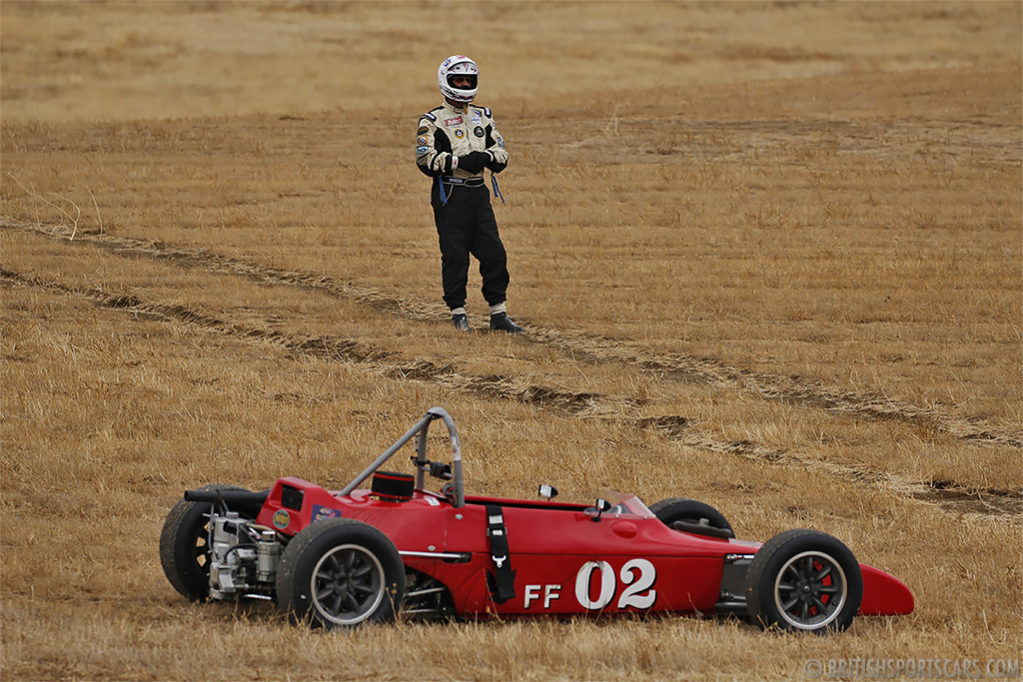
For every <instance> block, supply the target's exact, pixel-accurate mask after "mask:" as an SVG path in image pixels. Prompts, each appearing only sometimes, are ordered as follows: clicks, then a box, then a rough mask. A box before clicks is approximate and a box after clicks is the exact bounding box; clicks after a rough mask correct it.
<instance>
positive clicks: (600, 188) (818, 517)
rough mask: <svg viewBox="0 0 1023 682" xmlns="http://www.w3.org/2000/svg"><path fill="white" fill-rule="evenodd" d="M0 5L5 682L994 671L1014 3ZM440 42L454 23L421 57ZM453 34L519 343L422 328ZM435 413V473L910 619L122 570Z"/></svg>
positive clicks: (0, 637) (1006, 506) (1015, 494)
mask: <svg viewBox="0 0 1023 682" xmlns="http://www.w3.org/2000/svg"><path fill="white" fill-rule="evenodd" d="M0 11H2V22H0V52H2V59H0V69H2V80H0V96H2V116H3V121H2V140H0V153H2V173H0V227H2V230H0V240H2V241H0V248H2V251H0V254H2V256H0V280H2V286H3V307H2V316H3V317H2V321H3V343H2V352H0V373H2V374H0V376H2V381H3V384H2V386H3V391H2V393H0V408H2V411H3V423H2V428H0V445H2V453H3V455H2V460H0V476H2V484H0V485H2V501H0V504H2V510H3V511H2V518H0V531H2V533H0V585H2V590H3V599H2V616H0V618H2V634H0V645H2V657H0V665H2V676H3V677H4V678H5V679H40V678H45V679H52V678H88V679H96V678H102V679H110V678H121V679H126V678H127V679H192V678H204V679H240V678H271V677H272V678H294V679H326V678H331V679H335V678H345V679H347V678H353V677H365V676H372V677H381V678H395V679H410V678H425V679H441V678H467V679H489V678H497V677H505V678H523V679H550V678H554V679H559V678H564V679H611V678H619V677H624V676H625V675H631V676H634V677H638V678H645V679H664V678H686V679H704V678H722V679H732V678H756V679H760V678H790V677H794V676H799V675H801V674H802V673H801V671H802V670H803V668H802V666H803V662H804V661H805V660H806V659H808V658H818V659H823V660H827V659H828V658H832V657H834V658H851V657H882V658H891V657H903V656H906V657H913V658H935V657H937V658H976V659H981V660H985V659H987V658H1018V657H1019V653H1020V649H1019V638H1020V634H1021V632H1023V602H1021V600H1020V597H1019V594H1021V588H1023V584H1021V582H1023V578H1021V561H1020V549H1019V548H1020V546H1021V541H1023V537H1021V535H1023V533H1021V531H1023V527H1021V524H1020V521H1019V519H1020V512H1021V511H1023V467H1021V465H1020V456H1021V454H1020V453H1021V449H1023V430H1021V427H1020V424H1021V423H1023V398H1021V396H1023V390H1021V389H1023V386H1021V380H1020V376H1021V370H1023V368H1021V359H1023V357H1021V352H1020V351H1021V343H1020V342H1021V326H1023V325H1021V322H1020V321H1021V319H1023V286H1021V273H1023V253H1021V249H1023V239H1021V229H1020V228H1021V223H1023V210H1021V199H1020V197H1021V191H1023V187H1021V180H1020V178H1021V154H1023V133H1021V128H1020V119H1021V105H1020V103H1021V96H1020V82H1021V56H1020V50H1019V45H1020V44H1021V30H1020V25H1021V21H1020V19H1021V9H1020V5H1019V4H1018V3H962V4H959V3H890V4H889V3H870V4H867V3H842V4H821V5H817V4H801V3H794V4H793V3H774V4H767V3H756V4H740V3H728V4H681V5H675V4H661V3H652V2H651V3H646V2H644V3H584V4H575V3H490V4H475V3H474V4H462V3H455V2H440V3H433V2H421V3H419V2H416V3H414V2H393V3H385V4H383V5H376V4H371V3H361V2H354V3H300V2H295V3H258V4H257V3H230V2H217V3H188V4H184V3H145V4H134V3H120V2H105V3H98V2H97V3H50V2H46V3H42V2H39V3H27V2H10V1H7V2H4V3H3V5H2V6H0ZM452 18H457V19H458V20H459V21H460V22H464V24H465V25H466V26H471V27H474V28H477V29H479V30H473V31H470V32H469V34H468V35H467V37H466V38H465V40H464V42H459V43H458V44H457V45H455V44H452V43H450V42H449V41H448V40H447V38H446V36H449V35H451V32H450V30H449V29H448V28H447V26H448V22H450V21H451V19H452ZM484 29H485V30H484ZM456 50H461V51H465V52H467V53H469V54H471V55H473V56H474V57H476V58H477V60H478V61H479V62H480V64H481V67H482V69H483V74H484V75H483V81H482V91H481V96H480V101H481V102H482V103H484V104H486V105H488V106H491V107H492V108H493V109H494V110H495V113H496V115H497V117H498V122H499V124H500V126H501V128H502V132H503V134H504V136H505V137H506V139H507V140H508V142H509V147H510V151H511V153H512V164H511V166H510V167H509V169H508V171H507V173H505V174H504V176H503V177H502V178H501V180H502V189H503V191H504V194H505V196H506V198H507V204H505V205H500V204H498V206H497V208H496V211H497V214H498V220H499V222H500V224H501V229H502V234H503V235H504V238H505V241H506V244H507V246H508V249H509V252H510V258H511V263H510V267H511V271H512V288H511V290H510V292H509V293H510V299H509V306H510V310H511V312H512V314H513V316H515V317H516V318H517V319H519V320H521V321H523V322H524V323H525V324H526V325H527V326H528V327H529V329H530V333H529V334H528V335H527V336H526V337H525V338H511V337H505V336H501V337H495V336H492V335H488V334H478V335H472V336H462V335H458V334H456V333H455V332H454V331H453V330H451V329H450V328H449V325H448V323H447V322H446V320H445V312H444V309H443V307H442V305H441V304H440V296H439V294H440V292H439V257H438V253H437V247H436V236H435V232H434V229H433V226H432V222H431V219H430V215H429V209H428V206H427V202H426V194H427V190H428V187H427V185H428V181H427V180H426V179H425V178H423V177H422V176H421V175H419V173H418V172H417V171H416V170H415V169H414V167H413V165H412V159H411V145H410V140H411V133H412V128H413V126H414V123H415V117H416V116H417V114H418V113H420V112H422V111H424V110H426V109H428V108H429V107H431V106H433V105H434V102H435V100H436V99H437V95H436V89H435V87H434V85H433V84H432V83H433V78H434V75H433V74H434V71H435V68H436V63H437V62H438V61H439V60H440V59H441V58H443V57H444V56H446V55H447V54H449V53H451V52H454V51H456ZM477 287H478V276H477V275H475V274H473V275H472V276H471V278H470V288H471V289H476V288H477ZM470 299H471V300H470V303H469V310H470V319H471V321H473V322H475V323H476V324H479V323H480V322H481V321H482V320H483V313H484V311H485V309H484V307H483V303H482V300H481V299H480V298H479V296H478V294H477V293H476V292H475V291H472V292H471V296H470ZM432 405H443V406H445V407H446V408H447V409H448V410H449V411H450V412H451V413H452V414H453V415H454V417H455V419H456V421H457V422H458V424H459V426H460V430H461V433H462V438H463V442H464V445H465V455H466V460H467V476H468V480H469V485H470V487H471V489H472V490H473V491H478V492H482V493H493V494H500V495H512V496H525V497H529V496H532V494H533V492H534V490H535V484H536V483H537V482H539V481H545V482H551V483H554V484H556V485H557V486H558V487H559V488H560V489H561V490H562V494H563V496H565V497H571V498H577V499H586V498H589V497H591V496H593V495H595V494H597V493H598V492H600V491H601V490H602V489H604V488H607V487H610V488H617V489H624V490H629V491H634V492H636V493H638V494H639V495H640V496H641V497H642V498H643V499H645V500H646V501H648V502H652V501H655V500H657V499H660V498H663V497H669V496H676V495H685V496H691V497H696V498H699V499H703V500H706V501H707V502H710V503H712V504H714V505H715V506H717V507H719V508H720V509H721V510H722V511H723V512H724V513H725V514H726V516H728V517H729V519H730V520H731V522H732V525H733V526H735V527H736V529H737V531H738V532H739V534H740V536H742V537H748V538H753V539H766V538H768V537H770V536H771V535H772V534H774V533H776V532H778V531H781V530H784V529H788V528H792V527H800V526H807V527H815V528H819V529H821V530H824V531H826V532H830V533H832V534H835V535H837V536H838V537H840V538H842V539H843V540H845V541H846V542H848V543H849V544H850V546H851V547H852V549H853V550H854V551H855V552H856V553H857V556H858V557H860V558H861V559H862V560H863V561H865V562H867V563H870V564H873V565H875V566H878V567H881V568H883V569H885V570H888V571H891V572H892V573H894V574H895V575H897V576H899V577H901V578H903V579H904V580H905V581H906V582H907V583H908V584H909V585H910V587H911V588H912V589H913V591H914V593H915V595H916V597H917V604H918V608H917V611H916V613H915V614H913V615H912V616H910V617H905V618H898V619H860V620H858V621H857V622H856V624H855V625H854V627H853V628H852V630H851V631H849V632H848V633H845V634H843V635H840V636H837V637H833V638H827V639H821V638H811V639H807V638H800V637H790V636H780V635H776V634H770V633H767V634H765V633H762V632H760V631H759V630H757V629H755V628H752V627H750V626H747V625H744V624H740V623H735V622H730V621H717V620H703V619H699V618H666V619H655V620H652V621H600V622H589V621H568V622H555V623H550V622H512V623H459V624H456V625H416V624H407V623H405V624H399V625H397V626H394V627H384V628H371V629H367V630H364V631H360V632H356V633H349V634H346V633H337V634H329V635H324V634H322V633H310V632H307V631H305V630H303V629H300V628H295V627H292V626H290V625H288V624H287V623H285V622H284V621H283V619H281V618H280V617H279V616H278V615H277V614H275V613H274V612H273V611H272V610H269V609H266V608H263V607H261V606H260V605H242V606H239V607H237V608H234V607H231V606H225V605H207V606H203V607H198V606H193V605H189V604H187V603H185V602H183V601H182V600H181V599H179V598H178V597H177V595H176V594H175V593H174V592H173V590H172V588H171V587H170V586H169V585H168V584H167V583H166V581H165V580H164V578H163V576H162V572H161V570H160V567H159V563H158V559H157V553H156V547H157V538H158V534H159V529H160V526H161V524H162V521H163V517H164V515H165V514H166V512H167V510H168V509H169V508H170V506H171V505H172V504H173V503H174V501H175V500H176V499H177V497H178V496H179V495H180V493H181V490H182V489H184V488H186V487H192V486H198V485H202V484H205V483H210V482H231V483H237V484H241V485H246V486H250V487H263V486H266V485H268V484H269V483H270V482H271V481H272V480H273V479H274V478H275V477H277V476H281V475H299V476H302V477H304V478H307V479H310V480H313V481H317V482H320V483H323V484H324V485H327V486H330V487H340V486H341V485H343V484H344V483H345V482H347V480H348V478H349V477H351V476H352V475H353V474H354V473H355V472H357V471H358V470H359V469H361V467H362V466H363V465H364V464H365V462H366V461H367V460H368V459H369V458H371V457H372V456H374V455H375V454H377V453H378V452H379V451H380V450H382V449H383V448H384V447H386V446H387V445H388V444H389V443H390V442H391V441H392V440H393V439H394V438H395V437H397V436H398V435H400V434H401V433H402V432H403V431H404V430H405V428H407V426H408V425H409V424H411V422H412V421H413V420H414V419H415V418H416V417H418V416H419V415H420V414H421V413H422V412H423V411H425V410H426V409H427V408H428V407H430V406H432Z"/></svg>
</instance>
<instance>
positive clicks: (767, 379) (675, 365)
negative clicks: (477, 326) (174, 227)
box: [0, 217, 1023, 449]
mask: <svg viewBox="0 0 1023 682" xmlns="http://www.w3.org/2000/svg"><path fill="white" fill-rule="evenodd" d="M0 227H3V228H6V229H18V230H23V231H32V232H37V233H40V234H43V235H47V236H50V237H55V238H62V239H69V238H70V237H71V236H72V235H74V239H73V240H74V241H77V242H81V243H85V244H89V245H92V246H97V247H99V248H103V249H105V250H107V251H111V252H114V253H119V254H125V255H132V256H148V257H151V258H153V259H156V260H164V261H170V262H174V263H178V264H181V265H183V266H186V267H191V268H196V269H200V270H204V271H206V272H211V273H216V274H230V275H238V276H243V277H247V278H249V279H253V280H255V281H258V282H261V283H263V284H274V285H283V286H297V287H303V288H307V289H314V290H317V291H321V292H325V293H328V294H330V295H333V296H337V297H339V298H344V299H347V300H351V301H355V302H357V303H359V304H362V305H366V306H368V307H371V308H373V309H375V310H379V311H382V312H387V313H391V314H400V315H402V316H403V317H406V318H408V319H413V320H420V321H437V320H440V319H443V318H444V316H445V315H446V314H447V310H446V309H445V308H444V307H443V306H440V305H439V304H423V303H421V302H418V301H409V300H406V299H403V298H401V297H397V296H393V295H390V294H387V293H384V292H381V291H379V290H377V289H374V288H372V287H367V286H365V285H361V284H358V283H355V282H348V281H342V280H337V279H335V278H332V277H329V276H325V275H317V274H314V273H309V272H301V271H297V270H281V269H277V268H271V267H266V266H263V265H259V264H257V263H249V262H246V261H242V260H239V259H235V258H231V257H228V256H223V255H219V254H216V253H214V252H212V251H209V250H208V249H183V248H179V247H175V246H172V245H169V244H164V243H161V242H158V241H152V240H144V239H136V238H131V237H116V236H111V235H104V234H98V233H95V232H80V233H77V234H76V233H74V232H73V231H72V230H70V229H68V228H67V227H65V226H61V225H42V224H30V223H24V222H19V221H15V220H12V219H9V218H2V217H0ZM524 336H525V338H524V339H523V340H524V342H526V343H536V344H541V345H544V346H548V347H552V348H556V349H558V350H559V351H561V352H563V353H565V354H567V355H569V356H570V357H572V358H573V359H575V360H577V361H581V362H586V363H590V364H607V363H608V362H616V363H620V364H623V365H628V366H633V367H636V368H638V369H640V370H641V371H643V372H646V373H652V374H656V375H658V376H661V377H664V378H668V379H672V380H674V381H678V382H680V383H684V384H705V385H712V386H717V387H722V388H727V389H731V390H736V391H742V392H745V393H749V394H752V395H755V396H758V397H760V398H763V399H765V400H770V401H782V402H788V403H796V404H802V405H809V406H812V407H819V408H823V409H825V410H827V411H829V412H834V413H837V414H849V415H859V416H861V417H864V418H867V419H872V420H894V421H900V422H906V423H910V424H916V425H920V426H927V427H931V428H936V429H938V430H940V431H942V432H944V433H947V434H949V435H951V436H953V437H954V438H957V439H959V440H965V441H971V442H975V443H979V444H983V445H991V446H998V447H1011V448H1015V449H1023V433H1018V432H1012V431H1004V430H998V429H992V428H988V427H987V426H985V425H984V424H983V422H980V421H974V420H970V419H966V418H963V417H958V416H955V415H952V414H946V413H943V412H940V411H938V410H935V409H932V408H924V407H920V406H918V405H913V404H911V403H907V402H904V401H898V400H893V399H891V398H889V397H887V396H884V395H881V394H876V393H874V394H871V393H863V392H856V391H847V390H843V389H839V388H834V387H829V386H826V385H824V384H822V383H820V382H817V381H813V380H811V379H807V378H804V377H799V376H792V377H786V376H779V375H771V374H765V373H760V372H754V371H751V370H747V369H740V368H736V367H731V366H729V365H727V364H726V363H724V362H722V361H720V360H717V359H715V358H702V357H696V356H691V355H665V356H657V355H648V354H643V353H636V352H634V351H630V350H629V349H628V348H625V347H623V346H622V345H621V343H620V342H618V341H615V340H613V339H602V338H594V337H588V336H584V335H582V334H575V333H572V332H566V331H558V330H554V329H545V328H538V327H535V326H530V327H529V334H527V335H524Z"/></svg>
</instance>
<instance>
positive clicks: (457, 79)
mask: <svg viewBox="0 0 1023 682" xmlns="http://www.w3.org/2000/svg"><path fill="white" fill-rule="evenodd" d="M478 78H479V77H478V76H477V75H476V74H474V73H451V74H448V85H450V86H451V87H452V88H454V89H456V90H475V89H476V82H477V80H478Z"/></svg>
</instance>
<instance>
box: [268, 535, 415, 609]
mask: <svg viewBox="0 0 1023 682" xmlns="http://www.w3.org/2000/svg"><path fill="white" fill-rule="evenodd" d="M404 591H405V567H404V565H403V564H402V562H401V556H400V555H399V554H398V550H397V549H396V548H395V546H394V544H393V543H392V542H391V541H390V540H389V539H388V537H387V536H386V535H384V534H383V533H381V532H380V531H379V530H377V529H376V528H373V527H372V526H370V525H368V524H365V523H362V522H361V521H356V520H354V519H328V520H324V521H317V522H316V523H313V524H312V525H311V526H307V527H306V528H305V529H303V530H302V531H301V532H299V533H298V535H296V536H295V537H294V538H293V539H292V540H291V542H289V543H288V546H287V547H286V548H285V549H284V552H283V553H282V554H281V563H280V567H279V569H278V571H277V603H278V606H280V608H281V609H282V610H284V611H287V612H289V613H291V614H293V615H294V616H295V617H296V618H298V619H300V620H307V621H309V622H310V623H311V624H313V625H318V626H323V627H326V628H333V627H338V626H342V627H355V626H357V625H360V624H362V623H364V622H368V621H376V622H386V621H390V620H393V619H394V617H395V615H396V613H397V610H398V606H399V604H400V603H401V600H402V597H403V595H404Z"/></svg>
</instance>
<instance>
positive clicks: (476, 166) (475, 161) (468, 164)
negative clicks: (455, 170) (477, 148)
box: [458, 152, 490, 173]
mask: <svg viewBox="0 0 1023 682" xmlns="http://www.w3.org/2000/svg"><path fill="white" fill-rule="evenodd" d="M489 160H490V154H488V153H487V152H469V153H468V154H466V155H465V156H459V157H458V167H459V168H461V169H462V170H465V171H469V172H470V173H479V172H480V171H482V170H483V164H485V163H486V162H487V161H489Z"/></svg>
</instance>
